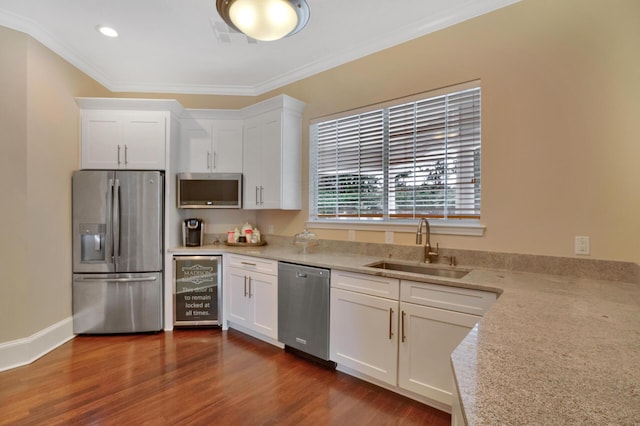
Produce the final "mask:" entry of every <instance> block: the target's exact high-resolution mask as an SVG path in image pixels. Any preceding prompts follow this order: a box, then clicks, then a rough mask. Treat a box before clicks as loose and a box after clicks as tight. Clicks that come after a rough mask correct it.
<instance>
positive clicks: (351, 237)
mask: <svg viewBox="0 0 640 426" xmlns="http://www.w3.org/2000/svg"><path fill="white" fill-rule="evenodd" d="M355 240H356V231H354V230H353V229H349V241H355Z"/></svg>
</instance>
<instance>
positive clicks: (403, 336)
mask: <svg viewBox="0 0 640 426" xmlns="http://www.w3.org/2000/svg"><path fill="white" fill-rule="evenodd" d="M405 315H406V313H405V311H402V327H401V328H402V341H403V342H404V341H405V339H406V338H407V336H405V335H404V316H405Z"/></svg>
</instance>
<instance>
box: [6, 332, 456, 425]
mask: <svg viewBox="0 0 640 426" xmlns="http://www.w3.org/2000/svg"><path fill="white" fill-rule="evenodd" d="M450 422H451V417H450V416H449V415H448V414H446V413H443V412H441V411H438V410H436V409H434V408H431V407H428V406H425V405H423V404H420V403H418V402H415V401H412V400H410V399H407V398H404V397H402V396H400V395H396V394H394V393H392V392H389V391H387V390H384V389H381V388H378V387H377V386H373V385H371V384H368V383H366V382H363V381H361V380H358V379H355V378H352V377H350V376H348V375H346V374H343V373H340V372H336V371H333V370H328V369H326V368H324V367H321V366H318V365H316V364H314V363H312V362H309V361H307V360H304V359H302V358H300V357H297V356H295V355H293V354H291V353H288V352H285V351H283V350H281V349H278V348H276V347H273V346H271V345H269V344H267V343H264V342H261V341H259V340H256V339H253V338H252V337H249V336H246V335H244V334H242V333H239V332H237V331H233V330H230V331H228V332H223V331H220V330H218V329H197V330H176V331H174V332H166V333H157V334H145V335H140V334H138V335H117V336H79V337H76V338H75V339H73V340H72V341H70V342H68V343H66V344H64V345H62V346H60V347H59V348H57V349H56V350H54V351H52V352H51V353H49V354H47V355H45V356H44V357H42V358H40V359H39V360H37V361H36V362H34V363H32V364H30V365H28V366H24V367H19V368H16V369H13V370H9V371H5V372H2V373H0V424H2V425H6V424H16V425H55V424H65V425H88V424H91V425H128V424H137V425H169V424H170V425H177V424H181V425H182V424H188V425H257V424H259V425H276V424H278V425H279V424H291V425H293V424H296V425H297V424H302V425H383V424H402V425H414V424H420V425H449V424H450Z"/></svg>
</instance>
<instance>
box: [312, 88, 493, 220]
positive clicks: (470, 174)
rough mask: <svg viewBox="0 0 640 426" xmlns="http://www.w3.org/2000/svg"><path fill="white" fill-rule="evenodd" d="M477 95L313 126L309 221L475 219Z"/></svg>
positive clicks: (448, 97) (475, 92)
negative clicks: (429, 218)
mask: <svg viewBox="0 0 640 426" xmlns="http://www.w3.org/2000/svg"><path fill="white" fill-rule="evenodd" d="M480 124H481V117H480V88H479V87H474V88H471V89H466V90H461V91H457V92H455V93H449V94H445V95H440V96H435V97H431V98H428V99H423V100H419V101H415V102H407V103H401V104H398V105H394V106H390V107H386V108H381V109H375V110H373V111H368V112H365V113H360V114H355V115H351V116H346V117H341V118H338V119H332V120H327V121H323V122H319V123H315V124H313V125H312V127H311V153H312V155H311V157H312V158H311V163H310V169H311V191H310V193H311V216H312V219H320V220H322V219H325V220H344V219H358V220H394V219H412V218H417V217H432V218H442V219H454V218H455V219H458V218H465V219H469V218H471V219H478V218H479V217H480V157H481V156H480V154H481V152H480V148H481V144H480V139H481V129H480Z"/></svg>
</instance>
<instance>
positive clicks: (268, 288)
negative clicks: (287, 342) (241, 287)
mask: <svg viewBox="0 0 640 426" xmlns="http://www.w3.org/2000/svg"><path fill="white" fill-rule="evenodd" d="M247 274H248V276H249V277H250V282H249V298H250V299H251V301H252V303H251V306H252V309H253V313H252V318H253V323H252V325H251V328H252V329H253V330H254V331H256V332H258V333H260V334H264V335H265V336H267V337H271V338H272V339H277V338H278V279H277V277H276V276H274V275H266V274H260V273H257V272H249V273H247Z"/></svg>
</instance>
